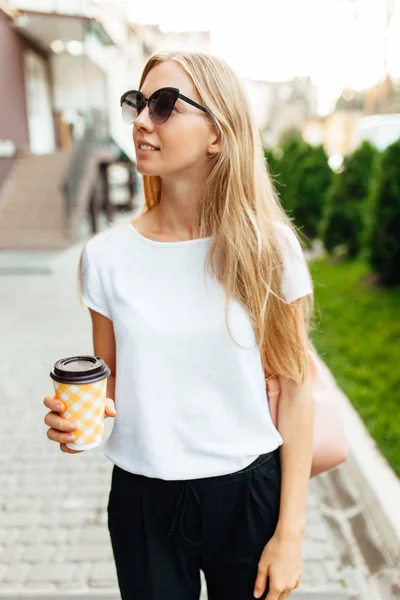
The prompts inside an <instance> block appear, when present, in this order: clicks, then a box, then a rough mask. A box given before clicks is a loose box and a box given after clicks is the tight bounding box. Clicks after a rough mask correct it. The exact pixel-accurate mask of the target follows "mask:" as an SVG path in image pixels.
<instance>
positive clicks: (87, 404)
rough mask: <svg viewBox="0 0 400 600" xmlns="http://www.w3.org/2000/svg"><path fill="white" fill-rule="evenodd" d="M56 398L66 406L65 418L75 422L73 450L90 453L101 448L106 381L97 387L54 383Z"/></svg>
mask: <svg viewBox="0 0 400 600" xmlns="http://www.w3.org/2000/svg"><path fill="white" fill-rule="evenodd" d="M53 383H54V390H55V396H56V398H57V399H59V400H61V401H62V402H63V403H64V405H65V411H64V412H63V416H64V417H65V418H66V419H71V420H73V421H76V423H77V426H78V428H77V429H75V431H74V434H75V436H76V439H75V442H73V443H70V442H68V443H67V447H68V448H71V449H72V450H89V449H91V448H95V447H96V446H99V444H101V442H102V439H103V433H104V412H105V408H106V402H105V401H106V390H107V378H106V379H102V380H101V381H96V382H95V383H84V384H79V385H77V384H71V383H59V382H58V381H54V380H53Z"/></svg>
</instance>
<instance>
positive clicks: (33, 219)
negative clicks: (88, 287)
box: [0, 109, 119, 250]
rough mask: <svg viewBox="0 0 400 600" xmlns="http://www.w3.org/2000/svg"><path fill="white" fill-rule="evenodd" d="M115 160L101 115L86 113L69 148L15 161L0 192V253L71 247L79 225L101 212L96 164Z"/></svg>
mask: <svg viewBox="0 0 400 600" xmlns="http://www.w3.org/2000/svg"><path fill="white" fill-rule="evenodd" d="M118 156H119V148H118V147H117V146H116V145H115V144H110V140H109V136H108V118H107V115H106V114H103V112H102V111H99V110H97V109H91V110H89V111H87V114H86V115H85V128H84V132H83V134H82V135H81V136H80V137H79V138H78V139H76V140H75V141H74V144H73V146H72V148H71V149H70V150H66V151H57V152H53V153H51V154H41V155H34V154H32V155H25V156H21V157H20V158H17V159H16V160H15V162H14V164H13V166H12V168H11V171H10V172H9V173H8V176H7V178H6V180H5V182H4V184H3V185H2V187H1V188H0V250H58V249H63V248H67V247H69V246H71V245H72V244H74V243H75V242H76V241H77V239H79V231H80V226H81V223H82V221H83V220H85V218H87V216H88V215H89V213H90V214H91V217H92V218H93V219H94V215H96V216H97V215H98V214H101V212H102V210H103V202H102V200H103V199H102V197H101V190H100V184H101V183H103V186H104V185H105V184H104V181H103V182H102V181H101V177H100V166H101V165H103V166H104V165H107V164H111V163H113V162H115V161H116V160H118ZM102 173H103V174H104V169H102ZM103 179H104V178H103ZM93 227H95V225H93Z"/></svg>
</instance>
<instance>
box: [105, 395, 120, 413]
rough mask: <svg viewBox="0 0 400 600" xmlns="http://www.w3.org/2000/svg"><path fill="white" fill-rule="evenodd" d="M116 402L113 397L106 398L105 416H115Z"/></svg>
mask: <svg viewBox="0 0 400 600" xmlns="http://www.w3.org/2000/svg"><path fill="white" fill-rule="evenodd" d="M116 414H117V413H116V410H115V402H114V400H112V398H106V408H105V416H106V417H115V415H116Z"/></svg>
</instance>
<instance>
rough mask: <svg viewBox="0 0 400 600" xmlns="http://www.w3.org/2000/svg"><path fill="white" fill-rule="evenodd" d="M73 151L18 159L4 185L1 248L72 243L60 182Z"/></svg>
mask: <svg viewBox="0 0 400 600" xmlns="http://www.w3.org/2000/svg"><path fill="white" fill-rule="evenodd" d="M70 156H71V152H70V151H58V152H54V153H52V154H41V155H34V154H33V155H27V156H23V157H21V158H17V159H16V160H15V162H14V165H13V167H12V169H11V171H10V173H9V174H8V177H7V179H6V181H5V182H4V184H3V186H2V187H1V188H0V249H1V250H5V249H6V250H26V249H32V250H34V249H38V250H39V249H40V250H47V249H56V248H65V247H67V246H68V245H69V238H68V235H67V231H66V225H67V222H66V219H65V199H64V194H63V190H62V188H61V185H60V183H61V182H62V181H63V180H64V177H65V173H66V169H67V167H68V164H69V161H70Z"/></svg>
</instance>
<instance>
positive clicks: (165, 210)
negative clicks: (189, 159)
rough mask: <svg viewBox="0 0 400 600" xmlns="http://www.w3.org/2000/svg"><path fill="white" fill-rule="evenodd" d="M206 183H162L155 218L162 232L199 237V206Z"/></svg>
mask: <svg viewBox="0 0 400 600" xmlns="http://www.w3.org/2000/svg"><path fill="white" fill-rule="evenodd" d="M203 187H204V182H203V181H202V182H196V181H193V180H192V181H176V180H175V181H168V180H167V181H164V179H163V181H162V185H161V196H160V202H159V204H158V205H157V207H155V209H154V216H155V218H156V219H157V224H158V227H159V228H160V230H162V231H165V232H173V233H176V234H177V235H179V236H183V237H184V238H188V239H191V238H194V237H196V235H197V206H198V202H199V200H200V197H201V192H202V189H203Z"/></svg>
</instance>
